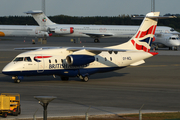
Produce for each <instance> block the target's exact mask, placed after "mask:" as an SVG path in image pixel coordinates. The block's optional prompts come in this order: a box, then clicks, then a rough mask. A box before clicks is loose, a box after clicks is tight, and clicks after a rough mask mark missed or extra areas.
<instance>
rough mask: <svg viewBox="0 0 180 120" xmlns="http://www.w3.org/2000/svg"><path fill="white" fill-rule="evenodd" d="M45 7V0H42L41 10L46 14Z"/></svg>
mask: <svg viewBox="0 0 180 120" xmlns="http://www.w3.org/2000/svg"><path fill="white" fill-rule="evenodd" d="M45 7H46V6H45V0H42V11H43V12H44V14H46V11H45Z"/></svg>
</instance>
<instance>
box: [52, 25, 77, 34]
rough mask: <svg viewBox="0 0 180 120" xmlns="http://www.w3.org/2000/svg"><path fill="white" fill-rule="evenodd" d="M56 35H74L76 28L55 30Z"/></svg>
mask: <svg viewBox="0 0 180 120" xmlns="http://www.w3.org/2000/svg"><path fill="white" fill-rule="evenodd" d="M54 32H55V33H57V34H72V33H74V28H73V27H70V28H55V31H54Z"/></svg>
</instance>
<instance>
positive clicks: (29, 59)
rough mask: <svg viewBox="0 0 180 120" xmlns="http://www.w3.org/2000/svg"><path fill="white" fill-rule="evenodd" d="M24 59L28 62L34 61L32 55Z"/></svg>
mask: <svg viewBox="0 0 180 120" xmlns="http://www.w3.org/2000/svg"><path fill="white" fill-rule="evenodd" d="M24 61H26V62H32V60H31V58H30V57H25V58H24Z"/></svg>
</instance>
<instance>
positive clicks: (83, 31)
mask: <svg viewBox="0 0 180 120" xmlns="http://www.w3.org/2000/svg"><path fill="white" fill-rule="evenodd" d="M26 13H27V14H32V16H33V18H34V19H35V20H36V22H37V23H38V24H39V26H41V28H42V30H43V31H48V32H49V33H51V32H52V33H56V34H60V35H61V36H71V37H91V38H94V42H95V43H97V42H99V38H107V37H128V38H130V37H132V36H133V35H134V34H135V33H136V32H137V30H138V28H139V26H131V25H75V24H56V23H54V22H52V21H51V20H50V19H49V18H48V17H47V16H46V15H45V14H44V13H43V12H42V11H39V10H37V11H28V12H26ZM164 18H174V16H171V17H161V19H164ZM141 19H142V18H141ZM174 34H176V35H177V34H180V33H179V32H177V31H175V30H174V29H173V28H171V27H165V26H157V29H156V32H155V35H156V36H157V37H155V38H156V41H157V42H156V43H154V46H155V48H158V47H161V46H162V45H164V46H167V47H169V49H172V48H174V50H177V47H178V46H179V45H180V40H178V39H173V42H172V39H169V38H173V37H174V36H173V35H174ZM153 41H154V40H153ZM160 45H161V46H160Z"/></svg>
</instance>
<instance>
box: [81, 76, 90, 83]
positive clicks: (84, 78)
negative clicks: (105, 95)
mask: <svg viewBox="0 0 180 120" xmlns="http://www.w3.org/2000/svg"><path fill="white" fill-rule="evenodd" d="M79 78H80V79H81V80H82V81H84V82H87V81H89V76H88V75H85V76H82V75H79Z"/></svg>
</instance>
